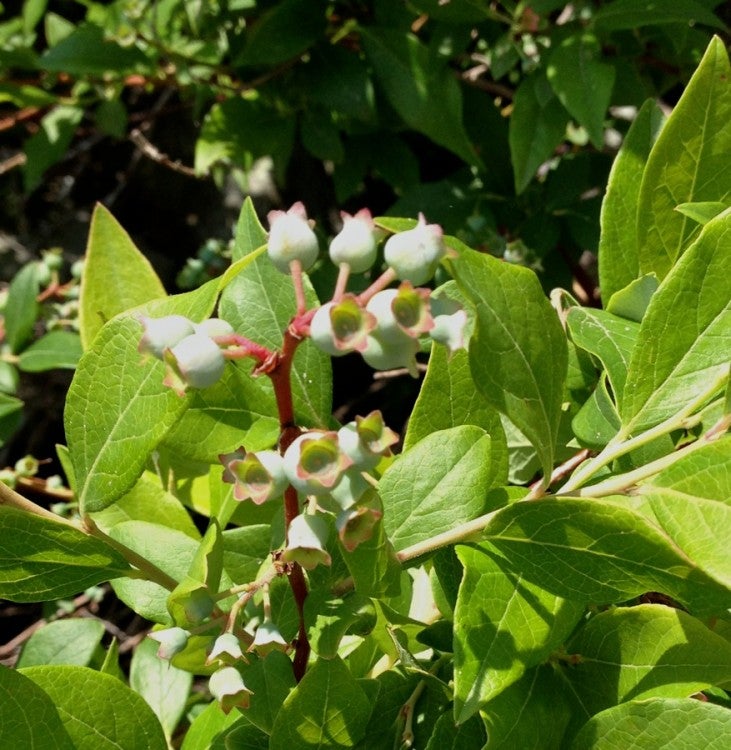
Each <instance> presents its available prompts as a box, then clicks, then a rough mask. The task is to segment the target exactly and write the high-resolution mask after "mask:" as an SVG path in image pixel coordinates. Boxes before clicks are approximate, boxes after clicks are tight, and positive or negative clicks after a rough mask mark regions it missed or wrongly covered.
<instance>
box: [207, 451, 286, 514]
mask: <svg viewBox="0 0 731 750" xmlns="http://www.w3.org/2000/svg"><path fill="white" fill-rule="evenodd" d="M219 459H220V460H221V462H222V463H223V465H224V467H225V471H224V473H223V481H224V482H228V483H230V484H233V485H234V498H236V500H247V499H250V500H253V501H254V502H255V503H256V504H257V505H261V504H262V503H265V502H266V501H267V500H273V499H275V498H277V497H280V496H281V494H282V493H283V492H284V490H285V489H286V487H287V484H288V483H289V480H288V479H287V475H286V474H285V473H284V463H283V461H282V457H281V456H280V455H279V453H277V452H276V451H271V450H266V451H256V453H249V452H247V451H245V450H244V449H243V448H241V449H240V450H238V451H234V452H233V453H227V454H222V455H220V456H219Z"/></svg>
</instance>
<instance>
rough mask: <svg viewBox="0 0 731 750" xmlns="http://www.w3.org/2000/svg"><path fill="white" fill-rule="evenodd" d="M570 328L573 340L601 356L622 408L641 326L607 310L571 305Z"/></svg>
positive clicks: (617, 400) (616, 399) (613, 390)
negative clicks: (630, 362)
mask: <svg viewBox="0 0 731 750" xmlns="http://www.w3.org/2000/svg"><path fill="white" fill-rule="evenodd" d="M567 322H568V327H569V331H570V332H571V338H572V339H573V341H574V343H576V344H577V345H578V346H580V347H581V348H582V349H584V350H586V351H587V352H589V353H590V354H594V355H595V356H597V357H598V358H599V360H600V361H601V363H602V364H603V365H604V367H605V368H606V371H607V376H608V378H609V382H610V383H611V385H612V393H613V394H614V400H615V402H616V404H617V408H618V409H619V408H621V405H622V399H623V396H624V383H625V380H626V378H627V367H628V366H629V360H630V356H631V355H632V351H633V349H634V346H635V342H636V341H637V334H638V333H639V330H640V326H639V324H638V323H635V322H633V321H631V320H624V319H623V318H619V317H617V316H616V315H612V314H611V313H608V312H606V311H605V310H590V309H588V308H586V307H572V308H571V309H570V310H569V314H568V318H567Z"/></svg>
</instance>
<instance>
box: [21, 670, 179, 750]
mask: <svg viewBox="0 0 731 750" xmlns="http://www.w3.org/2000/svg"><path fill="white" fill-rule="evenodd" d="M22 674H24V675H25V676H26V677H29V678H30V679H31V680H33V682H35V683H36V685H38V686H39V687H40V688H42V689H43V690H44V691H45V692H46V693H47V694H48V695H49V696H50V697H51V700H52V701H53V702H54V704H55V705H56V707H57V708H58V712H59V714H60V716H61V721H62V722H63V724H64V727H65V729H66V731H67V732H68V734H69V736H70V737H71V739H72V740H73V743H74V746H75V747H76V748H77V750H119V749H120V748H127V747H129V748H132V747H140V748H142V747H144V748H146V749H147V750H166V748H167V743H166V742H165V735H164V734H163V731H162V727H161V726H160V722H159V721H158V720H157V717H156V716H155V714H154V713H153V712H152V709H150V708H149V706H148V705H147V704H146V703H145V701H144V700H143V699H142V698H141V697H140V696H139V695H137V693H135V692H134V691H133V690H130V689H129V688H128V687H127V686H126V685H124V684H123V683H122V682H121V681H120V680H118V679H117V678H116V677H112V676H111V675H108V674H102V673H101V672H96V671H94V670H93V669H89V668H88V667H70V666H52V667H29V668H28V669H24V670H23V672H22Z"/></svg>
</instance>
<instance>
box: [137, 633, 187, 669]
mask: <svg viewBox="0 0 731 750" xmlns="http://www.w3.org/2000/svg"><path fill="white" fill-rule="evenodd" d="M147 637H148V638H152V640H153V641H157V642H158V643H159V644H160V647H159V648H158V649H157V655H158V656H159V657H160V658H161V659H165V660H168V661H169V660H170V659H172V658H173V656H175V654H179V653H180V652H181V651H182V650H183V649H184V648H185V647H186V646H187V645H188V638H190V633H189V632H188V631H187V630H185V628H178V627H173V628H165V629H164V630H153V631H152V632H150V633H148V634H147Z"/></svg>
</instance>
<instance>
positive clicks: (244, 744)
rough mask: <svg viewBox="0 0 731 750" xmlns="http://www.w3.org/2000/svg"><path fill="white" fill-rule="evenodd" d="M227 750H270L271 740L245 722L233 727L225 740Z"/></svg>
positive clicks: (241, 721)
mask: <svg viewBox="0 0 731 750" xmlns="http://www.w3.org/2000/svg"><path fill="white" fill-rule="evenodd" d="M224 747H225V750H269V738H268V737H267V736H266V734H264V732H262V731H261V729H257V728H256V727H255V726H254V725H253V724H249V723H248V722H246V721H245V720H239V722H238V723H237V724H236V725H235V726H233V727H231V731H230V732H228V733H227V734H226V738H225V740H224Z"/></svg>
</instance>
